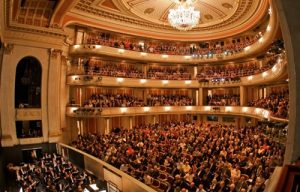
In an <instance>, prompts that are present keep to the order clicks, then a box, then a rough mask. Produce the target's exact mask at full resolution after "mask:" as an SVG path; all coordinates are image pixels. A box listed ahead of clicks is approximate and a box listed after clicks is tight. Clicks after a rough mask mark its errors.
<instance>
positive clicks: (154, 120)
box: [153, 115, 156, 124]
mask: <svg viewBox="0 0 300 192" xmlns="http://www.w3.org/2000/svg"><path fill="white" fill-rule="evenodd" d="M155 123H156V116H155V115H153V124H155Z"/></svg>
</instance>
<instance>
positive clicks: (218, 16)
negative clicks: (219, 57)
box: [121, 0, 239, 27]
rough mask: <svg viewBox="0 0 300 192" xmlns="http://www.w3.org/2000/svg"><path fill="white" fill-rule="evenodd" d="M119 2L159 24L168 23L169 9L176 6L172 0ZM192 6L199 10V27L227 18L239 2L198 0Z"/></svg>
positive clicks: (217, 22)
mask: <svg viewBox="0 0 300 192" xmlns="http://www.w3.org/2000/svg"><path fill="white" fill-rule="evenodd" d="M121 3H122V5H123V6H124V7H126V8H127V9H128V10H129V11H130V12H131V13H132V14H134V15H135V16H137V17H139V18H141V19H144V20H146V21H150V22H153V23H157V24H161V25H168V20H167V17H168V13H169V10H170V9H172V8H176V3H174V1H173V0H122V1H121ZM193 6H194V7H195V9H197V10H200V12H201V19H200V22H199V27H207V26H211V25H215V24H219V23H222V22H223V21H225V20H228V19H229V18H230V17H232V16H233V15H234V13H235V12H236V11H237V9H238V7H239V3H238V1H237V0H201V1H200V0H199V1H196V2H195V3H194V5H193Z"/></svg>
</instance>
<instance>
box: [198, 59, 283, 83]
mask: <svg viewBox="0 0 300 192" xmlns="http://www.w3.org/2000/svg"><path fill="white" fill-rule="evenodd" d="M278 58H279V57H278V55H275V56H272V57H270V58H267V61H266V62H265V64H264V65H262V66H260V65H261V64H260V62H259V61H250V62H246V63H242V64H235V65H218V66H204V67H202V68H201V70H200V71H199V72H198V74H197V76H196V79H197V80H199V81H204V80H207V81H213V80H216V79H218V80H219V81H226V80H227V81H228V80H229V79H231V80H233V79H234V78H237V77H245V76H251V75H255V74H259V73H262V72H264V71H267V70H269V69H271V68H272V66H273V65H274V64H275V63H276V62H277V59H278Z"/></svg>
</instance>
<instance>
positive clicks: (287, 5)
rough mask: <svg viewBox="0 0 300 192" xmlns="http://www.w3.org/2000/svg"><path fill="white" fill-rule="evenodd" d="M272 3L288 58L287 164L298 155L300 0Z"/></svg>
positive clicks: (299, 128)
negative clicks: (275, 10)
mask: <svg viewBox="0 0 300 192" xmlns="http://www.w3.org/2000/svg"><path fill="white" fill-rule="evenodd" d="M273 4H274V6H276V9H277V11H278V14H279V18H278V19H279V22H280V25H281V30H282V34H283V39H284V42H285V49H286V51H287V59H288V75H289V95H290V96H289V100H290V101H289V105H290V111H289V129H288V137H287V143H286V152H285V157H284V163H285V164H287V163H292V162H295V161H296V160H297V159H298V158H299V157H300V147H299V145H300V118H299V117H300V116H299V115H300V114H299V113H300V56H299V55H298V53H300V22H299V18H300V12H299V8H300V1H298V0H288V1H287V0H273ZM297 82H299V83H297ZM297 117H298V118H297Z"/></svg>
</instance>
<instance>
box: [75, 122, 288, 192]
mask: <svg viewBox="0 0 300 192" xmlns="http://www.w3.org/2000/svg"><path fill="white" fill-rule="evenodd" d="M264 131H265V127H262V126H260V125H258V126H252V127H235V126H227V125H222V124H215V125H210V124H208V123H202V122H168V123H160V124H148V125H139V126H137V127H135V128H134V129H132V130H127V129H126V130H125V129H122V130H120V132H118V133H114V132H113V133H111V134H110V135H91V134H87V135H79V136H78V139H77V140H75V141H73V143H72V144H73V146H75V147H76V148H78V149H80V150H83V151H85V152H87V153H90V154H92V155H94V156H96V157H98V158H100V159H102V160H104V161H106V162H108V163H110V164H111V165H113V166H115V167H117V168H122V170H123V171H126V172H127V173H128V174H130V175H131V176H133V177H135V178H137V179H138V180H141V181H142V182H144V183H148V184H149V183H150V186H152V187H153V184H155V182H156V183H157V182H158V183H167V184H168V187H169V191H191V190H194V189H195V186H197V190H196V191H220V192H223V191H263V190H264V188H265V183H266V181H267V180H268V179H269V177H270V175H271V174H272V171H273V170H274V165H275V164H276V166H277V165H281V164H282V159H283V154H284V145H283V144H280V143H277V142H275V141H273V140H272V139H270V138H268V137H267V136H266V135H265V134H264ZM253 138H255V139H253ZM275 159H276V161H275ZM278 160H279V161H278Z"/></svg>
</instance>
